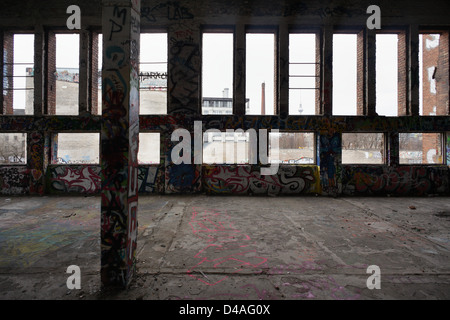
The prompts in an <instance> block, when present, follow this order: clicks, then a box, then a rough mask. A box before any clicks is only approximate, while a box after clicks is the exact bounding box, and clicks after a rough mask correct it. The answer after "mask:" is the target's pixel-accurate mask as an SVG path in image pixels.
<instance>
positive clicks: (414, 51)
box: [408, 25, 420, 116]
mask: <svg viewBox="0 0 450 320" xmlns="http://www.w3.org/2000/svg"><path fill="white" fill-rule="evenodd" d="M408 39H409V42H408V58H409V59H408V61H409V65H408V71H409V73H408V74H409V95H408V105H409V113H408V115H412V116H418V115H419V87H420V83H419V27H418V26H417V25H411V26H410V27H409V37H408Z"/></svg>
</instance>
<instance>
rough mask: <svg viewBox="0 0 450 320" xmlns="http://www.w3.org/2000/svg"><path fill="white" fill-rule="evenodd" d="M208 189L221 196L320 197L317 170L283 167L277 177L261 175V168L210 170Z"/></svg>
mask: <svg viewBox="0 0 450 320" xmlns="http://www.w3.org/2000/svg"><path fill="white" fill-rule="evenodd" d="M203 183H204V188H205V190H206V191H207V192H209V193H218V194H227V193H230V194H231V193H233V194H301V193H304V194H305V193H319V192H320V185H319V171H318V168H317V166H308V167H306V166H281V167H280V168H279V170H278V173H277V174H276V175H268V176H264V175H261V174H260V168H259V167H258V166H250V165H245V166H206V167H204V170H203Z"/></svg>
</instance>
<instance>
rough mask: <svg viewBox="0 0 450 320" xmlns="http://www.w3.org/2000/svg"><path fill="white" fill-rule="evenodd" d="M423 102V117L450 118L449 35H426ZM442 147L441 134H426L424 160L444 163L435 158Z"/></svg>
mask: <svg viewBox="0 0 450 320" xmlns="http://www.w3.org/2000/svg"><path fill="white" fill-rule="evenodd" d="M422 48H423V49H422V52H423V54H422V64H423V68H422V92H423V93H422V94H423V96H422V103H423V113H422V114H423V115H424V116H428V115H437V116H443V115H448V86H449V82H448V73H449V69H448V33H444V34H442V35H440V36H436V34H423V36H422ZM440 147H441V137H440V135H437V134H426V133H424V134H423V140H422V160H423V162H424V163H428V160H431V159H433V162H435V163H440V162H441V161H442V156H441V157H439V156H438V157H436V156H432V155H433V154H434V153H435V151H434V150H436V152H437V153H438V154H439V152H438V150H439V149H440Z"/></svg>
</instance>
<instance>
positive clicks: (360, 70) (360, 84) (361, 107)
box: [356, 30, 366, 116]
mask: <svg viewBox="0 0 450 320" xmlns="http://www.w3.org/2000/svg"><path fill="white" fill-rule="evenodd" d="M364 42H365V31H364V30H363V31H361V32H359V33H358V35H357V38H356V78H357V81H356V114H357V115H359V116H362V115H364V114H365V113H366V112H365V108H366V101H365V100H366V99H365V86H366V78H365V63H364V61H365V50H364V48H365V45H364Z"/></svg>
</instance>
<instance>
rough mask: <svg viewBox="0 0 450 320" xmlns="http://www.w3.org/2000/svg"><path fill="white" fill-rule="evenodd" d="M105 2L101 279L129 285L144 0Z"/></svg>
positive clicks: (133, 240)
mask: <svg viewBox="0 0 450 320" xmlns="http://www.w3.org/2000/svg"><path fill="white" fill-rule="evenodd" d="M102 4H103V12H102V13H103V18H102V19H103V20H102V29H103V34H104V36H103V71H102V95H103V105H102V106H103V110H102V127H101V167H102V169H101V178H102V193H101V197H102V199H101V217H102V218H101V282H102V287H122V288H126V287H127V286H128V285H129V283H130V281H131V280H132V278H133V275H134V273H135V267H136V242H137V208H138V184H137V171H138V165H137V153H138V147H139V78H138V75H139V49H140V45H139V38H140V37H139V35H140V0H114V1H113V0H104V1H103V3H102Z"/></svg>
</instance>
